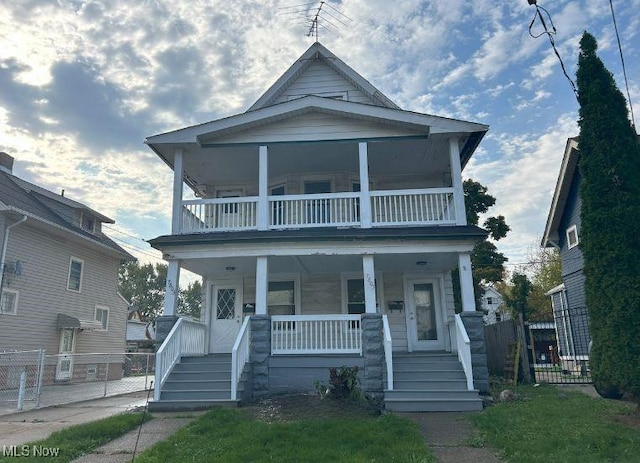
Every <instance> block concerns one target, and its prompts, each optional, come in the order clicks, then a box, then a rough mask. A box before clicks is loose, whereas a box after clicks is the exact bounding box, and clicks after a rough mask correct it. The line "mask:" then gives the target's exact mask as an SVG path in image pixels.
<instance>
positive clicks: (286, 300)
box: [267, 280, 296, 315]
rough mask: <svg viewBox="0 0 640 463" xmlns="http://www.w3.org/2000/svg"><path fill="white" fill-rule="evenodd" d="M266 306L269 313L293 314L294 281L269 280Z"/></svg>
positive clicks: (294, 309) (294, 300)
mask: <svg viewBox="0 0 640 463" xmlns="http://www.w3.org/2000/svg"><path fill="white" fill-rule="evenodd" d="M267 308H268V311H269V315H295V313H296V298H295V281H293V280H288V281H270V282H269V291H268V293H267Z"/></svg>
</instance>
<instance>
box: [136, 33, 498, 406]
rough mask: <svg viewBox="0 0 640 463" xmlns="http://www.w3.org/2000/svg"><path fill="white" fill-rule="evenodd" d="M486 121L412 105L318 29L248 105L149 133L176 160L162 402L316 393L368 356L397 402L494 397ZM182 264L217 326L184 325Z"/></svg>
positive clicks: (159, 242) (160, 243) (382, 391)
mask: <svg viewBox="0 0 640 463" xmlns="http://www.w3.org/2000/svg"><path fill="white" fill-rule="evenodd" d="M487 130H488V127H487V126H486V125H483V124H478V123H474V122H467V121H461V120H455V119H450V118H446V117H439V116H434V115H429V114H421V113H417V112H411V111H405V110H402V109H400V108H399V107H398V106H397V105H396V104H395V103H393V102H392V101H391V100H389V98H387V97H386V96H385V95H384V94H382V92H380V91H379V90H378V89H377V88H375V87H374V86H373V85H372V84H371V83H369V82H368V81H367V80H366V79H364V78H363V77H362V76H361V75H359V74H358V73H357V72H355V71H354V70H353V69H352V68H350V67H349V66H347V65H346V64H345V63H344V62H343V61H341V60H340V59H339V58H338V57H337V56H335V55H334V54H333V53H331V52H330V51H329V50H327V49H326V48H325V47H324V46H322V45H321V44H319V43H315V44H313V45H312V46H311V47H310V48H309V49H308V50H307V51H306V52H305V53H304V54H303V55H302V56H301V57H300V58H299V59H298V60H297V61H296V62H295V63H294V64H293V65H292V66H291V67H290V68H289V69H288V70H287V71H286V72H285V73H284V74H283V75H282V76H281V77H280V78H279V79H278V80H277V81H276V82H275V83H274V84H273V85H272V86H271V87H270V88H269V89H268V90H267V91H266V92H265V93H264V94H263V95H262V96H261V97H260V98H259V99H258V100H257V101H256V102H255V103H254V104H253V105H252V106H251V107H250V108H249V109H248V110H247V111H246V112H244V113H240V114H236V115H232V116H230V117H226V118H223V119H219V120H215V121H211V122H207V123H204V124H200V125H196V126H192V127H186V128H182V129H179V130H176V131H173V132H168V133H164V134H160V135H155V136H151V137H149V138H147V140H146V143H147V145H148V146H149V147H150V148H151V149H152V150H153V151H154V152H155V153H156V154H157V155H158V156H159V157H160V159H162V160H163V162H165V163H166V164H167V165H168V166H169V167H170V168H171V169H172V170H173V172H174V184H173V185H174V188H173V193H172V195H173V215H172V229H171V233H170V234H168V235H166V236H160V237H158V238H155V239H153V240H151V244H152V246H153V247H155V248H156V249H159V250H161V251H162V252H163V255H164V258H165V259H166V260H167V261H168V264H169V266H168V278H167V279H168V282H167V292H166V301H165V316H164V317H161V318H160V319H159V320H158V325H157V333H158V338H159V339H160V340H162V339H164V342H163V345H162V347H160V349H159V350H158V357H157V362H156V381H155V392H156V397H155V403H156V404H166V405H167V406H176V407H191V406H194V407H197V406H205V405H208V404H214V403H216V400H229V399H233V400H235V399H237V398H240V395H241V394H240V393H241V392H242V391H243V392H244V393H245V396H246V395H247V394H252V395H253V397H254V398H255V397H260V396H263V395H266V394H272V393H277V392H286V391H296V390H298V391H299V390H304V391H309V390H313V388H314V386H313V383H314V380H320V381H323V382H327V381H328V374H329V372H328V368H329V367H332V366H334V367H339V366H341V365H356V366H359V367H360V369H361V374H362V388H363V389H364V391H365V392H367V393H368V394H372V395H375V396H378V397H379V398H381V399H382V398H383V399H384V402H385V404H386V406H387V407H388V408H391V409H395V410H408V411H419V410H472V409H479V408H481V407H482V404H481V400H480V399H479V397H478V390H480V391H486V390H487V387H488V376H487V375H488V373H487V367H486V355H485V346H484V331H483V321H482V313H481V312H479V311H478V312H476V307H475V300H474V292H473V281H472V277H471V260H470V255H471V252H472V250H473V247H474V245H475V244H476V243H477V242H478V241H479V240H483V239H484V238H485V237H486V231H485V230H482V229H480V228H478V227H476V226H473V225H469V224H467V222H466V216H465V209H464V194H463V188H462V174H461V171H462V169H463V168H464V167H465V165H466V164H467V163H468V162H469V159H470V158H471V156H472V155H473V153H474V151H475V150H476V148H477V147H478V145H479V143H480V141H481V140H482V138H483V137H484V135H485V133H486V132H487ZM184 184H186V185H187V186H188V187H189V188H190V189H191V190H192V191H193V192H194V193H195V195H196V199H185V198H184V197H183V185H184ZM456 268H459V271H460V281H461V293H462V294H461V296H462V307H463V313H462V314H459V315H456V314H455V309H454V294H453V284H452V279H451V271H452V270H453V269H456ZM181 269H187V270H189V271H191V272H194V273H196V274H198V275H201V276H202V278H203V287H204V289H205V298H204V306H203V314H204V317H203V318H204V322H203V323H197V322H193V321H188V320H186V319H183V318H180V319H178V320H177V322H176V324H175V325H173V323H174V322H175V321H176V318H177V317H175V314H176V301H177V299H176V298H177V291H176V289H177V288H178V282H179V277H180V271H181ZM249 316H251V317H249ZM165 324H166V325H169V327H171V326H173V329H172V332H171V334H170V336H168V337H167V331H168V329H167V328H168V327H167V326H165ZM467 334H468V335H469V338H470V339H469V341H467ZM165 338H166V339H165ZM471 344H473V352H474V355H473V357H472V356H471V351H470V348H471ZM203 354H210V355H207V356H206V357H202V356H203ZM245 368H246V370H247V373H246V374H245V375H243V374H242V372H243V370H244V369H245ZM229 375H230V376H231V381H229ZM189 378H191V379H189ZM194 384H197V386H194ZM229 384H230V390H229ZM243 386H244V389H242V388H243Z"/></svg>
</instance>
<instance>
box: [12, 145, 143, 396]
mask: <svg viewBox="0 0 640 463" xmlns="http://www.w3.org/2000/svg"><path fill="white" fill-rule="evenodd" d="M12 168H13V158H12V157H11V156H9V155H7V154H6V153H0V246H1V249H2V255H1V262H0V269H2V270H3V271H2V273H1V280H0V290H1V292H2V294H1V297H0V301H1V302H0V328H1V330H2V337H0V351H16V350H36V349H44V350H45V352H46V354H47V355H50V354H61V355H60V356H59V357H58V358H57V359H55V358H52V359H51V361H50V362H48V364H47V365H46V367H45V382H52V381H54V380H55V381H69V380H74V379H86V378H87V377H88V378H90V377H91V375H97V374H98V373H99V372H98V371H97V368H99V365H98V364H99V363H100V362H98V361H97V360H96V358H90V357H86V358H79V359H75V358H74V357H73V356H71V355H70V354H80V353H94V352H100V353H122V352H124V349H125V329H126V321H127V307H128V303H127V302H126V301H125V300H124V299H123V298H122V297H121V296H120V295H119V294H118V267H119V266H120V264H121V263H122V262H124V261H128V260H132V259H133V257H132V256H131V255H130V254H129V253H127V252H126V251H125V250H124V249H122V248H121V247H120V246H118V245H117V244H116V243H115V242H113V241H112V240H111V239H109V238H108V237H107V236H106V235H105V234H104V233H103V232H102V224H103V223H114V222H113V220H111V219H109V218H108V217H105V216H104V215H102V214H100V213H98V212H96V211H94V210H92V209H90V208H89V207H87V206H85V205H84V204H81V203H78V202H76V201H73V200H70V199H69V198H66V197H64V196H62V195H58V194H55V193H52V192H51V191H48V190H46V189H44V188H41V187H38V186H36V185H33V184H31V183H28V182H26V181H24V180H22V179H20V178H18V177H16V176H14V175H12ZM120 374H122V371H121V370H120ZM113 375H116V376H117V375H118V371H117V369H113V371H111V370H110V376H113ZM0 377H7V375H4V376H3V375H0ZM0 387H2V385H0Z"/></svg>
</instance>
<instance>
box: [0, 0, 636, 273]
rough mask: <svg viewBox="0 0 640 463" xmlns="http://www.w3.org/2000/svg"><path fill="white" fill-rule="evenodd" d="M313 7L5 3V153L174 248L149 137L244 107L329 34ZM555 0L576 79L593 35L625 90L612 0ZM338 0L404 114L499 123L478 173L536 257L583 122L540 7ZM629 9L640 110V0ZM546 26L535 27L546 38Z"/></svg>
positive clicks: (505, 1)
mask: <svg viewBox="0 0 640 463" xmlns="http://www.w3.org/2000/svg"><path fill="white" fill-rule="evenodd" d="M303 3H305V1H304V0H303V1H296V0H264V1H244V0H234V1H223V0H189V1H184V0H171V1H168V0H133V1H129V0H126V1H125V0H100V1H80V0H75V1H74V0H57V1H56V0H0V7H1V8H0V151H6V152H8V153H9V154H11V155H12V156H14V157H15V158H16V164H15V167H14V173H15V174H16V175H18V176H20V177H22V178H24V179H26V180H28V181H31V182H34V183H37V184H39V185H41V186H44V187H46V188H49V189H51V190H53V191H60V190H62V189H64V190H65V194H66V195H67V196H69V197H71V198H73V199H76V200H79V201H83V202H85V203H87V204H88V205H90V206H91V207H93V208H95V209H97V210H99V211H100V212H102V213H104V214H106V215H108V216H110V217H112V218H114V219H115V220H116V225H115V226H109V228H108V229H107V230H106V231H107V232H108V233H109V234H110V235H111V236H112V237H113V238H115V239H117V240H119V241H120V242H121V243H123V244H124V245H125V246H126V247H127V249H129V250H130V251H131V252H132V253H133V254H134V255H136V256H137V257H139V258H140V259H141V260H142V261H154V260H157V258H158V256H159V253H157V252H155V251H154V250H152V249H151V248H150V247H149V246H148V245H147V244H146V243H145V241H144V240H147V239H150V238H153V237H155V236H158V235H162V234H166V233H168V232H169V228H170V227H169V216H170V207H171V204H170V203H171V194H170V193H171V171H170V170H169V168H168V167H167V166H166V165H165V164H164V163H163V162H162V161H161V160H160V159H159V158H156V156H155V155H154V154H153V153H152V152H151V150H149V149H148V148H147V147H146V146H145V145H144V144H143V142H144V139H145V138H146V137H147V136H150V135H154V134H157V133H162V132H165V131H169V130H173V129H177V128H181V127H184V126H187V125H192V124H197V123H202V122H206V121H210V120H214V119H217V118H220V117H225V116H229V115H232V114H236V113H239V112H243V111H245V110H246V109H247V108H248V107H249V106H250V105H251V104H252V103H253V102H254V101H255V100H256V99H257V98H258V97H259V96H260V95H261V94H262V92H264V91H265V90H266V89H267V88H268V87H269V86H270V85H271V84H272V83H273V82H274V81H275V80H276V79H277V78H278V77H279V76H280V75H281V74H282V73H283V72H284V71H285V70H286V69H287V68H288V67H289V66H290V65H291V64H292V63H293V62H294V61H295V60H296V59H297V58H298V57H299V56H300V55H301V54H302V53H303V52H304V51H305V50H306V49H307V48H308V47H309V45H310V44H311V43H312V39H311V38H309V37H307V36H306V29H305V26H304V25H303V24H302V21H301V20H300V18H298V17H297V15H295V14H291V13H292V11H298V10H299V9H300V8H297V7H296V5H300V4H303ZM538 3H539V4H540V5H541V6H543V7H545V8H546V9H547V10H548V11H549V13H550V15H551V19H552V21H553V24H554V25H555V27H556V29H557V34H556V35H555V36H554V39H555V42H556V44H557V47H558V52H559V53H560V55H561V57H562V59H563V61H564V63H565V65H566V68H567V72H568V74H569V75H570V76H571V77H572V78H574V76H575V69H576V62H577V54H578V41H579V38H580V36H581V34H582V32H583V31H584V30H588V31H589V32H591V33H592V34H593V35H595V37H596V38H597V40H598V42H599V49H600V55H601V57H602V59H603V61H604V62H605V64H606V66H607V67H608V69H609V70H610V71H611V72H612V73H613V74H614V76H615V78H616V80H617V81H618V85H619V86H620V87H621V88H624V87H623V85H624V81H623V76H622V67H621V62H620V56H619V52H618V48H617V42H616V38H615V32H614V27H613V22H612V17H611V12H610V6H609V0H576V1H572V0H554V1H551V0H539V1H538ZM317 4H318V3H317V2H316V3H315V5H317ZM331 5H333V7H335V8H337V9H339V10H340V11H341V12H342V13H343V14H344V15H345V16H346V17H345V16H339V15H338V16H337V17H336V18H340V19H341V21H342V22H343V23H344V25H343V24H340V23H339V22H338V21H337V19H332V18H328V19H329V20H330V21H332V22H333V24H334V25H336V26H339V27H337V28H334V27H333V26H332V25H331V24H326V25H325V27H324V28H321V30H320V41H321V42H322V43H323V44H324V45H325V46H326V47H327V48H329V49H330V50H331V51H333V52H334V53H335V54H336V55H338V56H339V57H340V58H341V59H342V60H343V61H345V62H346V63H347V64H349V65H350V66H351V67H352V68H354V69H355V70H356V71H357V72H359V73H360V74H362V75H363V76H364V77H365V78H367V79H368V80H369V81H370V82H371V83H373V84H374V85H375V86H377V87H378V88H379V89H380V90H381V91H382V92H383V93H385V94H386V95H387V96H388V97H390V98H391V99H392V100H394V101H395V102H396V103H397V104H398V105H400V106H401V107H402V108H403V109H407V110H412V111H418V112H425V113H430V114H435V115H440V116H446V117H453V118H457V119H464V120H470V121H474V122H480V123H485V124H488V125H490V127H491V128H490V131H489V134H488V135H487V136H486V137H485V139H484V141H483V142H482V144H481V147H480V149H479V151H478V152H477V153H476V155H475V157H474V158H473V159H472V161H471V163H470V164H469V165H468V167H467V169H466V170H465V172H464V175H465V177H467V178H473V179H475V180H477V181H480V182H481V183H483V184H485V185H487V186H488V187H489V191H490V193H491V194H493V195H494V196H495V197H496V198H497V200H498V202H497V205H496V206H495V207H494V208H493V210H492V211H491V212H492V213H493V214H503V215H504V216H505V217H506V218H507V222H508V223H509V224H510V225H511V227H512V231H511V233H510V235H509V237H508V238H506V239H504V240H501V241H500V242H499V243H498V246H499V248H500V250H501V251H502V252H504V253H505V254H506V255H507V256H508V257H509V259H510V264H511V265H510V268H514V266H515V265H517V264H518V263H521V262H523V261H524V260H525V256H526V255H527V254H528V252H529V250H530V249H531V248H532V247H533V246H534V245H535V244H536V243H537V241H538V240H539V237H540V236H541V234H542V232H543V230H544V225H545V221H546V216H547V213H548V209H549V205H550V202H551V197H552V193H553V188H554V186H555V181H556V177H557V174H558V169H559V166H560V160H561V157H562V153H563V149H564V146H565V143H566V139H567V137H570V136H574V135H577V133H578V129H577V124H576V120H577V117H578V116H577V110H578V106H577V103H576V100H575V97H574V95H573V93H572V91H571V87H570V84H569V83H568V81H567V80H566V78H565V77H564V76H563V74H562V70H561V67H560V64H559V61H558V59H557V57H556V56H555V54H554V53H553V51H552V49H551V46H550V44H549V40H548V39H547V38H546V37H545V36H543V37H540V38H537V39H535V38H533V37H531V36H530V34H529V24H530V23H531V20H532V19H533V17H534V13H535V8H534V7H533V6H530V5H529V4H528V2H527V0H502V1H486V0H475V1H468V0H447V1H443V0H429V1H409V0H406V1H405V0H398V1H393V2H390V1H389V0H367V1H365V0H343V1H341V2H340V1H333V2H332V3H331ZM391 5H392V6H391ZM613 5H614V7H615V9H616V18H617V21H618V28H619V31H620V38H621V42H622V47H623V51H624V53H625V61H626V64H627V73H628V77H629V84H630V89H631V98H632V103H634V104H635V105H636V108H640V49H639V47H640V38H639V35H640V33H639V31H640V0H614V1H613ZM292 7H294V8H292ZM334 14H336V15H337V13H334ZM347 17H348V18H349V19H347ZM545 19H546V20H547V24H548V25H550V22H549V21H548V18H547V17H545ZM542 31H543V29H542V26H541V24H540V23H539V22H536V23H535V24H534V26H533V34H534V35H537V34H539V33H541V32H542ZM636 117H639V115H638V111H637V109H636Z"/></svg>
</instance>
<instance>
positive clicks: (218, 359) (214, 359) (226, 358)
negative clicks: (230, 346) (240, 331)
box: [180, 354, 231, 365]
mask: <svg viewBox="0 0 640 463" xmlns="http://www.w3.org/2000/svg"><path fill="white" fill-rule="evenodd" d="M180 363H223V364H224V363H228V364H229V365H231V354H228V355H227V354H215V355H200V356H193V357H182V358H180Z"/></svg>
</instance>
